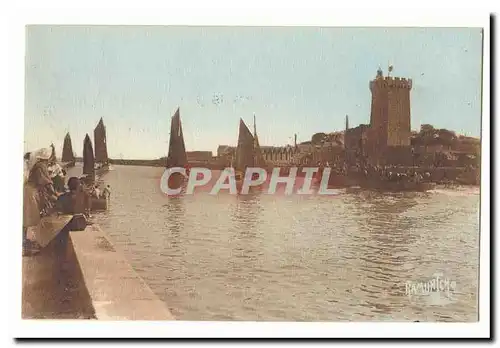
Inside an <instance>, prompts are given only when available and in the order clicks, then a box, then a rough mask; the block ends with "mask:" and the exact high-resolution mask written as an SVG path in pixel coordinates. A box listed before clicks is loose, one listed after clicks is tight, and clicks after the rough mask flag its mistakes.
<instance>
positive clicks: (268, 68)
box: [19, 25, 489, 323]
mask: <svg viewBox="0 0 500 348" xmlns="http://www.w3.org/2000/svg"><path fill="white" fill-rule="evenodd" d="M483 35H484V32H483V28H480V27H449V28H448V27H313V26H309V27H306V26H159V25H158V26H157V25H149V26H139V25H28V26H26V28H25V40H26V41H25V47H26V51H25V104H24V110H25V114H24V181H23V182H24V185H23V223H22V227H23V228H22V231H23V237H22V238H23V247H22V309H21V311H22V318H23V319H39V320H43V319H81V320H82V319H85V320H108V321H109V320H165V321H171V320H181V321H257V322H260V321H265V322H272V321H285V322H412V323H413V322H433V323H434V322H454V323H456V322H461V323H462V322H468V323H473V322H478V320H479V305H478V303H479V254H480V253H479V251H480V248H479V243H480V238H481V235H482V233H483V231H481V230H480V223H479V221H480V197H481V195H480V188H481V180H480V179H481V157H482V156H481V154H482V149H481V116H482V97H483V93H482V85H483V45H484V37H483ZM486 233H489V231H486ZM19 254H21V250H19Z"/></svg>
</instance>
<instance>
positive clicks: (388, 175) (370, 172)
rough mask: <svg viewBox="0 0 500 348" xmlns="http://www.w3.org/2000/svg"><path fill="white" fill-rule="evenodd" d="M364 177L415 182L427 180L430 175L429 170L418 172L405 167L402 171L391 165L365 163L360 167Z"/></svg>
mask: <svg viewBox="0 0 500 348" xmlns="http://www.w3.org/2000/svg"><path fill="white" fill-rule="evenodd" d="M361 169H362V172H363V173H364V175H365V177H379V178H380V179H381V180H383V181H389V182H404V181H407V182H408V181H409V182H416V183H420V182H422V181H427V180H429V179H430V177H431V175H430V173H429V172H425V173H423V174H422V173H419V172H417V171H415V170H412V169H407V170H406V171H404V172H400V171H396V169H395V168H394V167H392V166H380V165H367V166H365V167H364V168H361Z"/></svg>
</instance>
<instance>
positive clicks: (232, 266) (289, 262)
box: [75, 166, 479, 321]
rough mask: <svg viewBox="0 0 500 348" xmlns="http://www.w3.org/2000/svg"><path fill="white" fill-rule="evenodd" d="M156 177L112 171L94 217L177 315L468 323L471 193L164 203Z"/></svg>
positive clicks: (473, 283) (475, 204)
mask: <svg viewBox="0 0 500 348" xmlns="http://www.w3.org/2000/svg"><path fill="white" fill-rule="evenodd" d="M75 169H77V168H75ZM162 172H163V169H162V168H150V167H134V166H115V167H114V170H112V171H110V172H109V173H108V174H106V176H105V181H106V183H108V184H110V185H111V186H112V190H113V195H112V200H111V206H110V210H109V211H108V212H106V213H103V214H98V215H96V220H97V222H98V223H99V225H100V226H101V227H102V228H103V229H104V230H105V231H106V233H107V234H108V235H109V236H110V237H111V239H112V240H113V242H114V243H115V244H116V245H117V246H119V247H120V248H121V249H123V250H124V251H125V254H126V257H127V258H128V259H129V261H130V262H131V264H132V266H133V267H134V268H135V270H136V271H137V272H138V273H139V274H140V275H141V276H142V277H143V278H144V279H145V281H146V282H147V283H148V284H149V285H150V287H151V288H152V290H153V291H154V292H155V293H156V294H157V295H158V296H159V297H160V298H161V299H162V300H164V301H165V302H166V303H167V305H168V307H169V308H170V310H171V311H172V313H173V314H174V315H175V316H176V317H177V318H178V319H181V320H306V321H340V320H343V321H345V320H355V321H363V320H370V321H383V320H396V321H407V320H412V321H413V320H420V321H476V320H477V318H478V313H477V301H478V295H477V291H478V285H477V284H478V260H479V257H478V256H479V255H478V254H479V222H478V219H479V189H478V188H463V189H459V190H453V191H452V190H435V191H432V192H429V193H425V194H424V193H418V194H417V193H412V194H392V195H389V194H387V195H382V194H375V193H370V192H359V193H346V192H340V194H339V195H337V196H335V197H320V196H297V195H293V196H278V197H277V196H269V195H265V194H260V195H253V196H240V197H237V196H231V195H228V194H220V195H218V196H210V195H207V194H198V195H194V196H184V197H176V198H168V197H166V196H164V195H163V194H161V193H160V189H159V180H160V177H161V175H162ZM436 276H439V277H440V279H441V280H444V281H447V282H450V284H453V285H455V287H454V288H453V289H451V290H450V291H431V292H425V291H418V292H417V293H412V294H411V296H410V294H409V293H408V291H407V290H408V289H410V288H409V287H408V286H409V285H408V284H410V283H411V284H414V285H415V284H423V283H427V282H429V281H431V280H432V279H435V278H436ZM452 282H453V283H452ZM421 289H422V288H421Z"/></svg>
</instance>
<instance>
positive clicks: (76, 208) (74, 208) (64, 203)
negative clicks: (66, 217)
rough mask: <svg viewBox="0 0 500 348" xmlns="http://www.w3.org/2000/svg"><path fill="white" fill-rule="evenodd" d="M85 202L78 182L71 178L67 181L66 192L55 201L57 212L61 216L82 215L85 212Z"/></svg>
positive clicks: (84, 196)
mask: <svg viewBox="0 0 500 348" xmlns="http://www.w3.org/2000/svg"><path fill="white" fill-rule="evenodd" d="M87 201H88V200H87V199H86V194H85V192H84V191H83V190H82V187H81V184H80V180H79V179H78V178H77V177H72V178H70V179H69V180H68V191H67V192H65V193H64V194H62V195H61V196H59V198H58V200H57V210H58V211H59V212H61V213H63V214H83V213H85V211H86V205H87Z"/></svg>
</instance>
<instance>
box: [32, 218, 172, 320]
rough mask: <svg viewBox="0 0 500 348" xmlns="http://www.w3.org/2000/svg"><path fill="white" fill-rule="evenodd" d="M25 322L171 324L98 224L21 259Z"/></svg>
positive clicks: (63, 233)
mask: <svg viewBox="0 0 500 348" xmlns="http://www.w3.org/2000/svg"><path fill="white" fill-rule="evenodd" d="M22 318H23V319H97V320H173V319H174V317H173V316H172V314H171V313H170V311H169V310H168V308H167V306H166V304H165V303H164V302H162V301H161V300H160V299H159V298H158V297H157V296H156V295H155V294H154V293H153V292H152V290H151V289H150V288H149V286H148V285H147V284H146V283H145V282H144V280H143V279H142V278H141V277H139V275H138V274H137V273H136V272H135V271H134V270H133V268H132V267H131V266H130V264H129V263H128V261H127V260H126V259H125V256H124V254H123V253H122V252H121V251H119V250H117V248H116V247H115V246H114V245H113V244H112V243H111V242H110V240H109V238H108V237H107V236H106V235H105V233H104V232H103V231H102V230H101V229H100V227H99V226H98V225H90V226H87V228H86V229H85V230H84V231H71V232H69V231H67V230H65V229H63V230H62V231H61V232H60V233H59V234H57V235H56V236H55V238H53V239H52V241H51V242H50V243H48V245H47V246H46V247H44V248H43V249H42V250H41V252H40V253H39V254H37V255H34V256H25V257H23V294H22Z"/></svg>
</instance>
